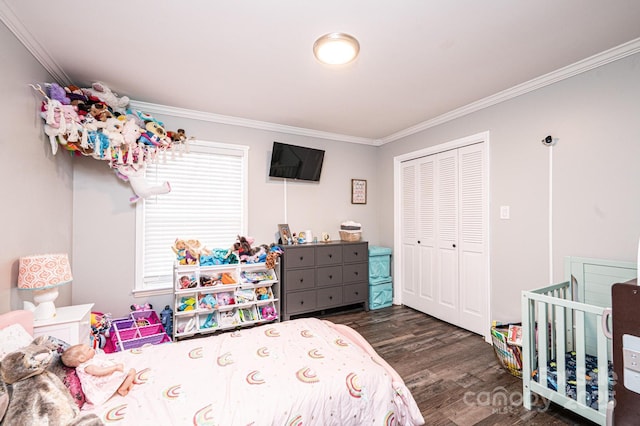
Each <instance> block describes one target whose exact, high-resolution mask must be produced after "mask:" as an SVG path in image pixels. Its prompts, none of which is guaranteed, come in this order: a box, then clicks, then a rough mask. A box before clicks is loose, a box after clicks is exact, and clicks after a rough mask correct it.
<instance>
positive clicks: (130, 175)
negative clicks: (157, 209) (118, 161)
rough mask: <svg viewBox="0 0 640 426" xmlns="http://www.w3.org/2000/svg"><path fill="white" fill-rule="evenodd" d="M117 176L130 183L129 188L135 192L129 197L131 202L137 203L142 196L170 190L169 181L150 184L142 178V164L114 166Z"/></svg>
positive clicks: (164, 192) (146, 196)
mask: <svg viewBox="0 0 640 426" xmlns="http://www.w3.org/2000/svg"><path fill="white" fill-rule="evenodd" d="M116 172H117V173H118V176H119V177H120V178H121V179H122V180H126V181H128V182H129V183H130V184H131V189H133V192H135V194H136V195H135V197H131V198H129V201H131V202H132V203H137V202H138V201H140V200H141V199H143V198H148V197H150V196H152V195H160V194H166V193H168V192H171V185H170V184H169V182H164V183H162V184H160V185H157V186H151V185H149V183H148V182H147V181H146V179H145V178H144V165H140V166H134V165H127V164H124V165H119V166H118V167H117V168H116Z"/></svg>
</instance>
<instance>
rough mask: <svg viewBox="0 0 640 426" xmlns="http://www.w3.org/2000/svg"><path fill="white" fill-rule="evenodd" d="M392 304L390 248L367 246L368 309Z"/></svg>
mask: <svg viewBox="0 0 640 426" xmlns="http://www.w3.org/2000/svg"><path fill="white" fill-rule="evenodd" d="M392 304H393V282H392V278H391V249H390V248H388V247H379V246H369V309H380V308H386V307H389V306H391V305H392Z"/></svg>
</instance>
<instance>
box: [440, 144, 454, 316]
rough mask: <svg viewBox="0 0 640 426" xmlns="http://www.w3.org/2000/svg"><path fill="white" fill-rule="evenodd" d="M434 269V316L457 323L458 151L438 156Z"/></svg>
mask: <svg viewBox="0 0 640 426" xmlns="http://www.w3.org/2000/svg"><path fill="white" fill-rule="evenodd" d="M435 195H436V200H437V204H436V206H437V215H436V220H437V222H436V223H437V226H436V229H437V231H438V234H437V246H436V247H437V248H436V250H437V256H436V259H437V266H436V274H437V275H436V283H437V286H436V289H437V290H436V291H437V303H438V307H437V311H436V312H435V315H436V316H437V317H438V318H440V319H443V320H445V321H447V322H450V323H452V324H458V322H459V312H460V309H459V301H458V295H459V288H458V152H457V150H452V151H447V152H444V153H441V154H438V155H437V187H436V194H435Z"/></svg>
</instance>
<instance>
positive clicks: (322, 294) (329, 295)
mask: <svg viewBox="0 0 640 426" xmlns="http://www.w3.org/2000/svg"><path fill="white" fill-rule="evenodd" d="M316 298H317V301H318V308H319V309H320V308H331V307H333V306H339V305H341V304H342V287H327V288H322V289H320V290H318V292H317V296H316Z"/></svg>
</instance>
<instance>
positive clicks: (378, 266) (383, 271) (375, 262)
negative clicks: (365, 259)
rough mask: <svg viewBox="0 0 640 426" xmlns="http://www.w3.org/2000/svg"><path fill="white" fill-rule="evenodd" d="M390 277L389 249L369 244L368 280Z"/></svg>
mask: <svg viewBox="0 0 640 426" xmlns="http://www.w3.org/2000/svg"><path fill="white" fill-rule="evenodd" d="M390 277H391V249H390V248H388V247H378V246H369V280H371V279H381V278H390Z"/></svg>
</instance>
